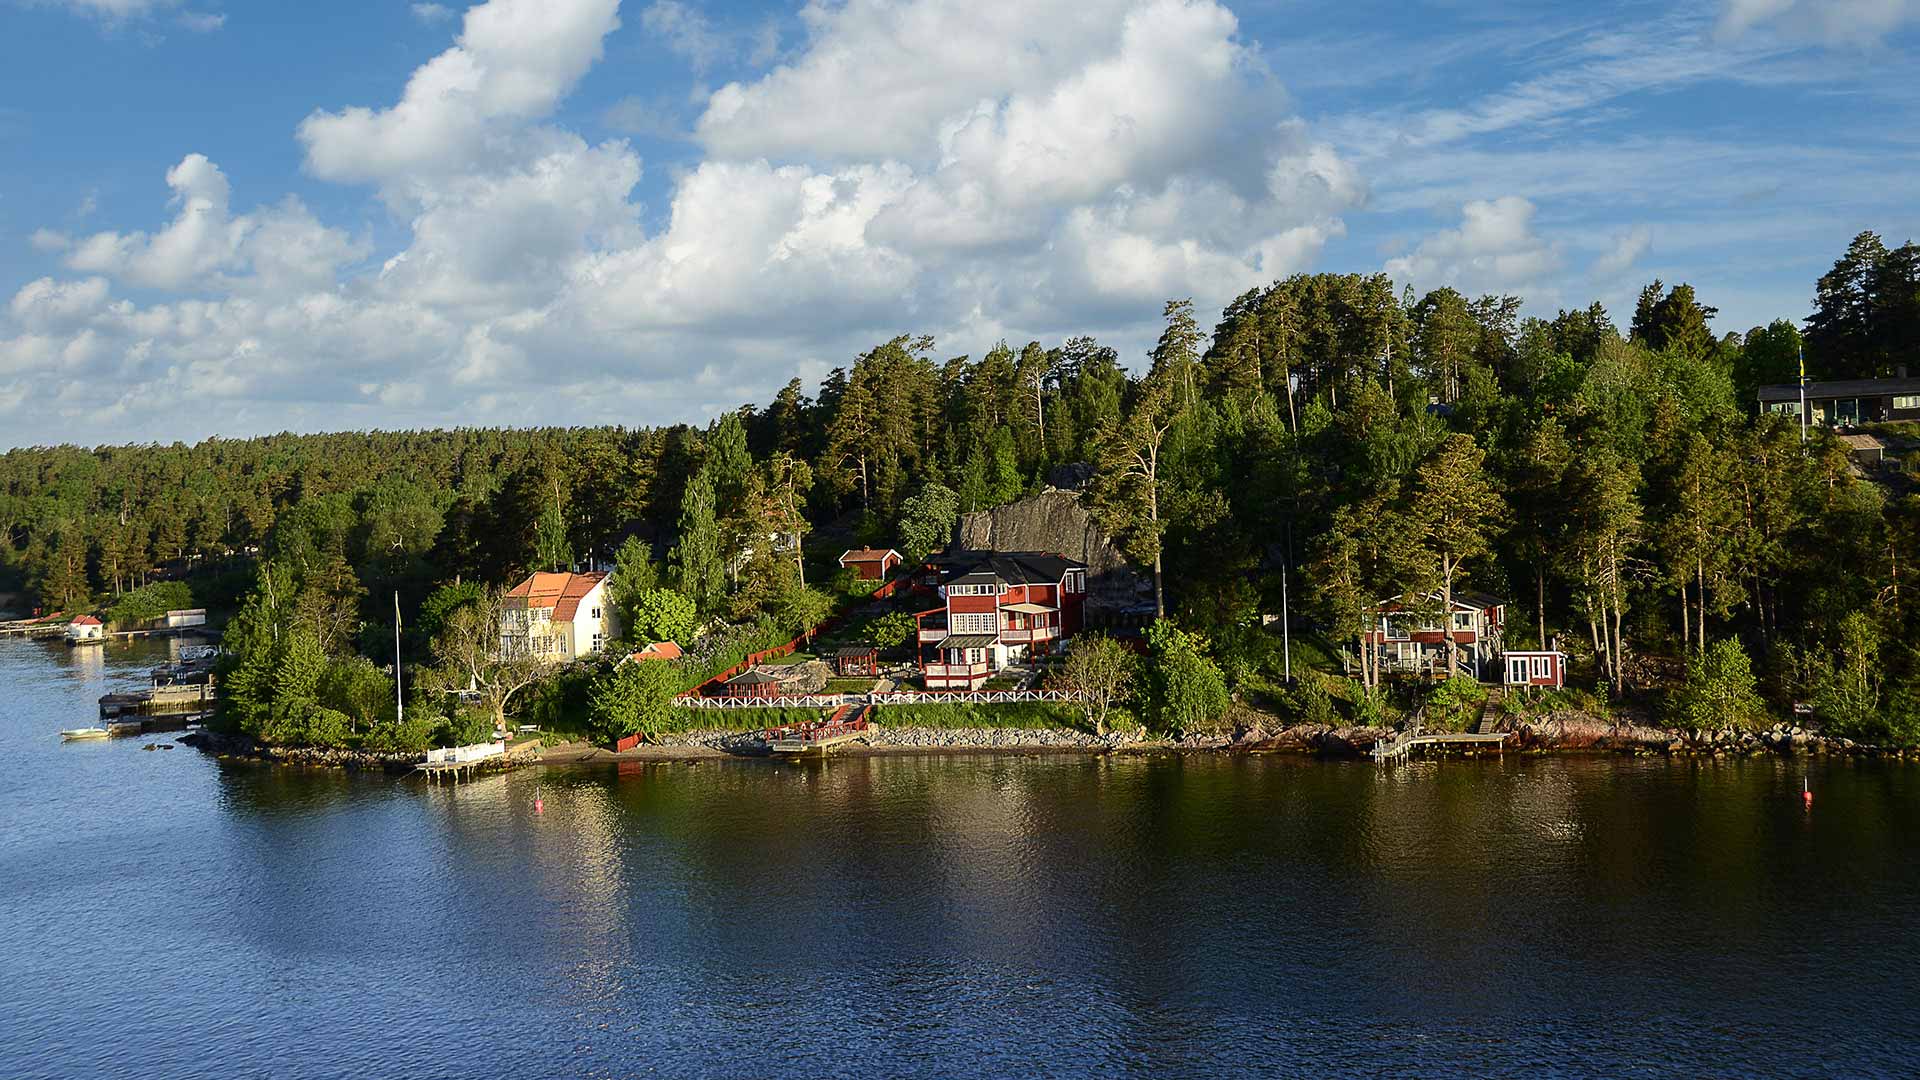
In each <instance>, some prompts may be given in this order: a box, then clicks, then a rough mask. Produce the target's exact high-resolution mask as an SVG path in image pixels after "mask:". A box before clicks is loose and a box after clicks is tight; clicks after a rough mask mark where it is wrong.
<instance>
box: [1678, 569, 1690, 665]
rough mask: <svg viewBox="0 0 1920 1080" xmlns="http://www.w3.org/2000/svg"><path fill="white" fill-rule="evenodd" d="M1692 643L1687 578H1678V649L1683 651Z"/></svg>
mask: <svg viewBox="0 0 1920 1080" xmlns="http://www.w3.org/2000/svg"><path fill="white" fill-rule="evenodd" d="M1691 644H1693V623H1692V621H1691V612H1690V611H1689V610H1688V607H1687V580H1686V579H1685V578H1681V579H1680V651H1681V652H1685V651H1686V650H1687V647H1688V646H1689V645H1691Z"/></svg>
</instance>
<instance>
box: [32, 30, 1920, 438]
mask: <svg viewBox="0 0 1920 1080" xmlns="http://www.w3.org/2000/svg"><path fill="white" fill-rule="evenodd" d="M1569 7H1570V6H1568V5H1561V4H1547V3H1534V2H1527V0H1519V2H1513V3H1507V4H1502V5H1498V6H1493V5H1485V6H1482V5H1467V4H1455V3H1428V4H1404V3H1402V4H1386V3H1375V2H1372V0H1352V2H1347V3H1341V4H1337V5H1333V4H1319V3H1292V2H1272V0H1269V2H1252V0H1243V2H1239V3H1234V2H1231V0H1224V2H1223V0H1072V2H1067V0H1023V2H1018V3H999V2H994V0H834V2H816V3H812V4H808V5H806V6H804V7H797V6H792V5H783V4H769V5H758V4H756V5H745V4H742V5H698V4H692V3H685V2H681V0H649V2H645V3H636V2H635V0H626V2H620V0H489V2H487V3H484V4H478V5H473V6H471V7H469V6H465V5H460V4H424V3H411V2H406V0H366V2H356V0H339V2H336V3H330V4H325V5H316V4H312V3H293V2H290V0H254V2H251V3H247V4H244V5H243V4H238V3H232V2H231V0H224V2H223V0H0V42H4V43H6V49H5V60H6V62H5V63H4V64H0V301H3V303H0V445H26V444H33V443H43V442H58V441H75V442H83V443H95V442H118V441H127V440H148V439H160V440H171V439H175V438H180V439H194V438H200V437H204V436H207V435H213V434H221V435H247V434H255V433H259V432H265V431H274V430H280V429H285V428H291V429H294V430H322V429H331V428H342V427H368V426H377V427H389V428H391V427H410V426H428V425H436V426H437V425H449V424H481V423H510V424H520V423H556V422H559V423H601V422H619V423H628V424H652V423H661V422H671V421H678V420H696V421H697V420H703V419H705V418H706V417H708V416H711V415H712V414H713V413H714V412H716V411H718V410H721V409H725V408H728V407H731V406H733V405H736V404H738V403H740V402H743V401H757V402H763V403H764V402H766V401H767V400H769V399H770V397H771V395H772V393H773V391H774V390H775V389H777V388H778V387H779V386H780V385H781V384H782V383H784V382H785V381H786V380H787V379H789V378H792V377H794V376H795V375H798V376H800V377H802V378H804V379H807V380H808V381H809V382H812V381H814V380H817V379H818V378H819V377H820V376H821V375H823V374H824V373H825V372H826V371H827V370H828V369H829V368H831V367H833V366H835V365H837V364H842V363H845V362H847V360H848V359H849V358H850V357H851V356H852V355H854V354H855V353H856V352H857V351H860V350H861V349H863V348H865V347H868V346H870V345H872V344H874V343H876V342H878V341H881V340H885V339H886V338H888V337H891V336H893V335H894V334H897V333H902V332H915V333H919V332H928V333H933V334H935V335H937V337H938V338H939V341H940V348H941V351H942V352H943V353H944V354H949V355H951V354H959V353H972V354H975V355H977V354H978V353H980V352H981V351H983V350H984V349H986V348H988V347H990V346H991V345H992V344H993V343H994V342H995V341H998V340H1000V339H1002V338H1005V339H1007V340H1010V341H1013V342H1015V343H1016V344H1017V343H1019V342H1022V341H1025V340H1028V339H1031V338H1039V339H1041V340H1043V341H1048V342H1053V341H1057V340H1059V339H1060V338H1062V337H1064V336H1067V335H1071V334H1079V333H1092V334H1095V335H1098V336H1100V337H1102V338H1103V339H1104V340H1107V341H1109V342H1111V343H1113V344H1115V345H1116V346H1118V347H1119V348H1121V349H1122V351H1123V353H1124V354H1126V355H1127V356H1128V357H1129V359H1132V360H1137V359H1138V357H1139V355H1140V353H1141V351H1142V350H1143V349H1144V347H1145V345H1146V343H1148V342H1150V341H1151V340H1152V338H1153V336H1154V334H1155V333H1156V331H1157V322H1158V314H1159V309H1160V306H1161V301H1163V300H1164V299H1166V298H1168V297H1172V296H1193V297H1195V298H1196V300H1197V302H1198V303H1199V304H1200V305H1201V306H1202V308H1203V310H1206V309H1211V310H1213V311H1217V310H1218V308H1219V306H1220V305H1221V304H1222V303H1224V302H1225V301H1226V300H1227V299H1229V298H1231V296H1232V295H1234V294H1236V293H1238V292H1240V291H1242V290H1244V289H1246V288H1249V287H1252V286H1255V285H1258V284H1261V283H1263V282H1265V281H1268V280H1271V279H1273V278H1276V277H1282V276H1285V275H1287V274H1290V273H1294V272H1297V271H1315V270H1332V271H1361V272H1374V271H1381V270H1384V271H1386V272H1388V273H1390V274H1392V275H1393V276H1394V277H1395V278H1396V279H1397V280H1400V281H1411V282H1412V283H1413V284H1414V286H1415V287H1416V288H1417V289H1421V290H1424V289H1428V288H1432V287H1436V286H1439V285H1443V284H1451V285H1454V286H1456V287H1458V288H1461V289H1462V290H1463V291H1467V292H1470V293H1478V292H1504V293H1514V294H1517V295H1521V296H1524V297H1526V298H1527V299H1528V301H1529V309H1528V310H1529V312H1530V313H1534V314H1542V315H1551V314H1552V313H1553V311H1554V310H1555V309H1556V308H1559V307H1571V306H1584V305H1585V304H1587V303H1589V302H1591V301H1592V300H1595V299H1598V300H1601V301H1602V302H1604V303H1606V304H1607V305H1608V307H1609V308H1610V309H1611V310H1613V311H1614V312H1615V314H1616V316H1622V317H1623V316H1624V315H1625V314H1626V313H1627V311H1628V310H1629V309H1630V307H1631V303H1632V298H1633V296H1634V294H1635V293H1636V292H1637V291H1638V289H1639V287H1640V285H1642V284H1643V283H1645V282H1646V281H1648V280H1650V279H1652V278H1654V277H1660V278H1663V279H1665V280H1667V281H1669V282H1673V281H1679V280H1685V281H1690V282H1692V283H1693V284H1694V285H1695V286H1696V287H1697V288H1698V289H1699V291H1700V293H1701V295H1702V296H1703V298H1704V299H1705V300H1706V302H1708V303H1710V304H1714V305H1717V306H1718V307H1719V308H1720V310H1721V317H1720V319H1719V320H1718V322H1717V324H1716V327H1717V329H1719V330H1721V331H1723V332H1725V331H1742V330H1745V329H1747V328H1749V327H1751V326H1753V325H1756V324H1759V323H1763V322H1766V321H1769V320H1771V319H1773V318H1778V317H1786V318H1796V319H1797V318H1800V317H1802V316H1804V315H1805V314H1806V312H1807V310H1808V308H1809V303H1810V297H1811V293H1812V287H1813V282H1814V279H1815V278H1816V277H1818V275H1819V274H1820V273H1821V272H1822V271H1824V270H1825V269H1826V268H1827V267H1828V266H1829V265H1831V263H1832V261H1833V260H1834V258H1835V257H1837V256H1838V255H1839V253H1840V252H1841V251H1842V250H1843V249H1844V247H1845V245H1846V243H1847V241H1848V240H1849V239H1850V238H1851V237H1852V236H1853V234H1854V233H1856V232H1858V231H1860V230H1862V229H1874V230H1876V231H1878V232H1880V233H1881V234H1882V235H1883V236H1885V237H1887V238H1888V239H1889V240H1890V241H1892V242H1899V241H1902V240H1905V239H1908V238H1909V237H1912V236H1915V235H1920V124H1916V122H1915V121H1916V119H1917V118H1920V79H1915V78H1914V77H1913V75H1912V72H1913V71H1914V70H1915V69H1916V67H1920V65H1916V59H1917V57H1916V52H1920V0H1825V2H1823V3H1814V2H1810V0H1706V2H1702V3H1697V4H1686V3H1681V4H1674V3H1666V4H1647V3H1618V4H1596V5H1589V6H1586V7H1583V8H1582V9H1580V10H1577V11H1572V10H1569Z"/></svg>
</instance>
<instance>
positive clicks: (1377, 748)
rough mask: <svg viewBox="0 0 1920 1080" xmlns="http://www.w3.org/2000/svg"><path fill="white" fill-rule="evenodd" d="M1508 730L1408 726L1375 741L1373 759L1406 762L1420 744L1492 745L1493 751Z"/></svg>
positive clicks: (1501, 744) (1500, 747)
mask: <svg viewBox="0 0 1920 1080" xmlns="http://www.w3.org/2000/svg"><path fill="white" fill-rule="evenodd" d="M1506 741H1507V733H1506V732H1504V731H1498V732H1489V733H1485V734H1482V733H1480V732H1477V731H1439V732H1428V731H1422V730H1420V728H1419V727H1417V726H1416V727H1411V728H1408V729H1407V730H1405V731H1402V732H1400V733H1398V734H1397V735H1395V736H1394V737H1393V738H1391V739H1387V740H1384V741H1382V742H1378V743H1375V744H1374V747H1373V760H1375V761H1377V762H1379V763H1380V764H1382V765H1387V764H1392V763H1394V762H1399V761H1405V760H1407V758H1409V757H1410V756H1412V754H1413V752H1414V751H1415V750H1416V749H1418V748H1420V747H1422V746H1440V747H1446V746H1461V747H1480V746H1491V747H1493V748H1494V749H1495V750H1496V751H1500V750H1504V749H1505V747H1506Z"/></svg>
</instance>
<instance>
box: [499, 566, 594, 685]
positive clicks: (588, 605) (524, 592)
mask: <svg viewBox="0 0 1920 1080" xmlns="http://www.w3.org/2000/svg"><path fill="white" fill-rule="evenodd" d="M617 630H618V627H617V626H616V624H615V620H614V617H613V607H612V605H611V604H609V603H608V601H607V575H606V574H604V573H601V572H598V571H595V572H593V573H587V574H548V573H538V574H533V575H531V576H529V577H528V578H527V580H525V581H523V582H521V583H520V584H518V585H515V586H514V587H513V588H512V589H510V590H508V592H507V596H506V600H505V602H504V603H503V604H502V605H501V611H500V652H501V655H503V656H527V655H532V656H537V657H541V658H543V659H546V660H550V661H552V662H554V663H559V662H561V661H563V660H573V659H577V658H579V657H582V656H586V655H587V654H589V653H597V652H599V651H600V650H601V649H603V648H605V647H606V644H607V642H609V641H611V640H613V638H614V636H615V634H616V632H617Z"/></svg>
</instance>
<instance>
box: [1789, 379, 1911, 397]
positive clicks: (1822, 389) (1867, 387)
mask: <svg viewBox="0 0 1920 1080" xmlns="http://www.w3.org/2000/svg"><path fill="white" fill-rule="evenodd" d="M1893 394H1920V379H1835V380H1833V381H1831V382H1810V383H1808V384H1807V397H1808V398H1809V399H1812V398H1843V397H1886V396H1890V395H1893ZM1760 400H1761V401H1798V400H1800V387H1799V386H1797V385H1795V384H1793V383H1776V384H1775V385H1773V386H1763V387H1761V388H1760Z"/></svg>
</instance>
